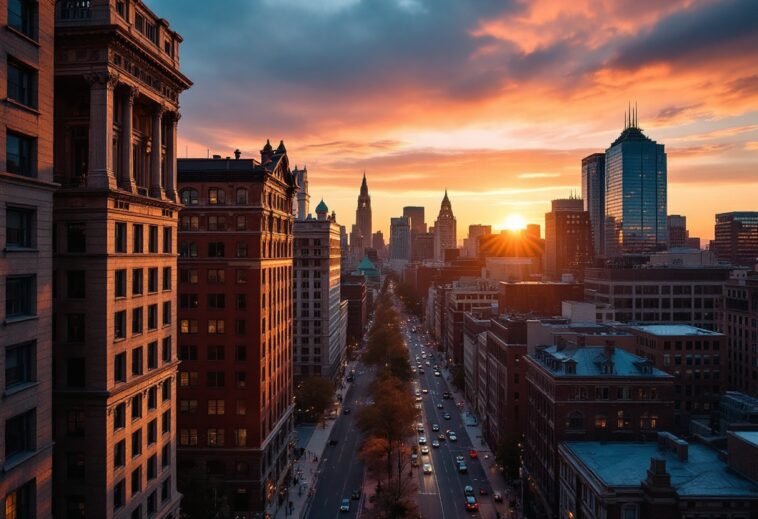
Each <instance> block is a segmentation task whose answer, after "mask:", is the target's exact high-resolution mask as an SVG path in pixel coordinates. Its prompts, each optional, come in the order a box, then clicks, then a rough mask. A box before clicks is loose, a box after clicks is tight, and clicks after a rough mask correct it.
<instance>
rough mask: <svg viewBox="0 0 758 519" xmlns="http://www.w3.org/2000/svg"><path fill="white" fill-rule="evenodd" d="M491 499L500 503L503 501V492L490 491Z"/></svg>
mask: <svg viewBox="0 0 758 519" xmlns="http://www.w3.org/2000/svg"><path fill="white" fill-rule="evenodd" d="M492 499H494V500H495V502H497V503H502V502H503V494H501V493H500V492H493V493H492Z"/></svg>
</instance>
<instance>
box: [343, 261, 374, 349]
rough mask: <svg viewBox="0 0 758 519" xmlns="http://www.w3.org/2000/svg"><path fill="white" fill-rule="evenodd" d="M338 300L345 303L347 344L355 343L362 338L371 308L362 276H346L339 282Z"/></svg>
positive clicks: (364, 279)
mask: <svg viewBox="0 0 758 519" xmlns="http://www.w3.org/2000/svg"><path fill="white" fill-rule="evenodd" d="M340 298H341V299H342V300H343V301H347V342H348V344H353V343H357V342H358V341H360V340H361V338H362V337H363V333H364V332H365V331H366V324H367V323H368V315H369V309H370V308H371V303H370V301H371V289H370V288H368V287H367V285H366V278H365V277H364V276H359V275H352V274H347V275H344V276H343V277H342V280H341V282H340Z"/></svg>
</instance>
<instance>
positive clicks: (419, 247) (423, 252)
mask: <svg viewBox="0 0 758 519" xmlns="http://www.w3.org/2000/svg"><path fill="white" fill-rule="evenodd" d="M412 240H413V243H412V244H411V259H412V260H413V261H424V260H431V259H434V234H433V233H430V232H422V233H421V234H417V235H416V236H414V237H413V238H412Z"/></svg>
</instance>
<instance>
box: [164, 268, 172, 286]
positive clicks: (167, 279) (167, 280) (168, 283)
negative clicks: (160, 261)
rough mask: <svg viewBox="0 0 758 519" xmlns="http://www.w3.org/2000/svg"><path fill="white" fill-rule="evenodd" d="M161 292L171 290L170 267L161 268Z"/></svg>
mask: <svg viewBox="0 0 758 519" xmlns="http://www.w3.org/2000/svg"><path fill="white" fill-rule="evenodd" d="M163 290H171V267H163Z"/></svg>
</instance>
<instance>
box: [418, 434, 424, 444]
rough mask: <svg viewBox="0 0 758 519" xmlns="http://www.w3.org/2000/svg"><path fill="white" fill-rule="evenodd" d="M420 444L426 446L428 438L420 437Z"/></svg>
mask: <svg viewBox="0 0 758 519" xmlns="http://www.w3.org/2000/svg"><path fill="white" fill-rule="evenodd" d="M418 444H419V445H426V436H419V437H418Z"/></svg>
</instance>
